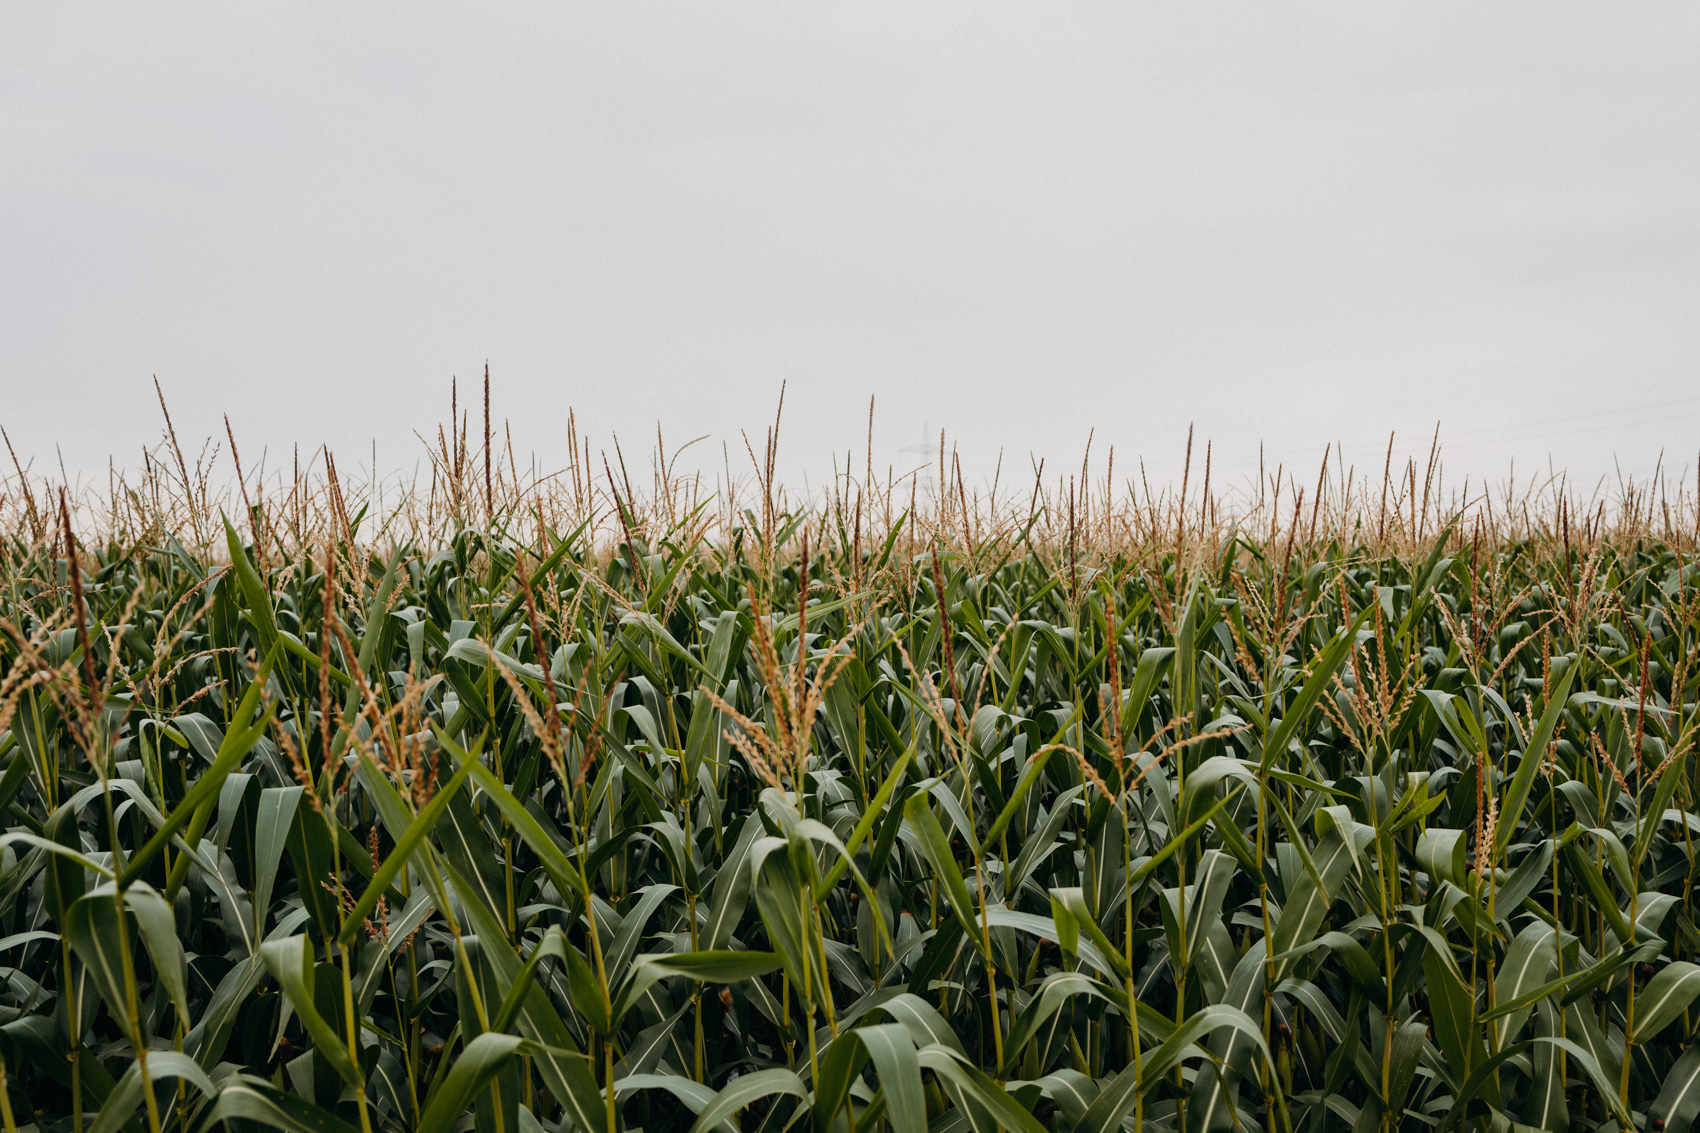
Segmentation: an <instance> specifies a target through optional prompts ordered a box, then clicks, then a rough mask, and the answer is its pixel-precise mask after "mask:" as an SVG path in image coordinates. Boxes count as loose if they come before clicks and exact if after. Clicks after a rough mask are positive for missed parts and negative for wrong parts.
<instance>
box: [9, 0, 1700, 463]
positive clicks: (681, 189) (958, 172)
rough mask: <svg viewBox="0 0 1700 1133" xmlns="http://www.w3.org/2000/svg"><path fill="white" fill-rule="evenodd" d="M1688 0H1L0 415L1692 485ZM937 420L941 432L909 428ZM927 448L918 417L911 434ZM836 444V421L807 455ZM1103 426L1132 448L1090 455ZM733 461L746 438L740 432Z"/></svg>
mask: <svg viewBox="0 0 1700 1133" xmlns="http://www.w3.org/2000/svg"><path fill="white" fill-rule="evenodd" d="M1697 358H1700V7H1697V6H1695V5H1692V4H1661V3H1645V4H1635V5H1612V6H1603V5H1595V6H1582V5H1554V4H1550V3H1540V4H1515V3H1494V4H1491V5H1483V4H1468V5H1445V4H1434V3H1425V4H1421V5H1416V4H1410V5H1401V6H1394V5H1365V4H1337V5H1306V6H1299V5H1294V4H1279V5H1264V4H1258V5H1252V4H1212V5H1196V4H1186V5H1181V4H1164V5H1158V4H1144V5H1127V4H1108V5H1090V4H1078V3H1071V4H1067V5H1057V4H1046V5H1040V4H1029V5H1020V6H1005V5H993V4H987V3H980V2H977V3H974V4H972V5H944V4H913V3H905V4H894V5H889V6H884V5H876V4H869V3H858V4H853V5H846V4H838V5H824V4H814V5H804V4H795V3H789V4H775V5H771V6H758V5H744V4H727V3H714V4H702V3H691V4H659V3H642V4H617V5H616V4H600V5H591V4H579V5H571V6H568V5H532V6H521V5H504V6H501V9H500V10H494V9H493V8H492V7H491V6H487V5H478V6H471V5H452V6H433V5H425V4H417V3H411V4H407V5H398V6H382V5H377V4H361V5H334V6H332V5H311V4H290V5H272V6H264V5H254V4H243V5H228V4H220V5H207V6H200V7H197V6H194V5H190V4H182V3H173V4H168V5H145V6H144V5H99V4H86V5H57V4H39V5H21V4H10V5H6V6H5V7H4V9H0V390H3V391H4V395H3V396H0V424H4V425H5V427H6V429H7V431H8V433H9V434H10V435H11V437H12V440H13V442H14V444H16V445H17V446H18V448H19V449H20V451H21V452H22V453H26V454H31V455H33V456H34V458H35V459H36V461H37V467H38V468H44V467H47V466H49V465H52V464H53V463H54V462H55V461H56V460H57V459H58V457H57V456H56V455H55V446H58V447H59V451H60V452H61V453H62V454H63V459H64V461H65V463H66V465H67V467H69V468H71V469H73V470H76V469H101V470H104V468H105V465H106V461H107V457H108V455H109V454H116V455H117V459H118V461H119V463H120V464H131V465H133V464H135V463H138V462H139V453H140V450H141V447H142V446H143V445H144V444H148V443H151V442H153V441H155V440H157V438H158V429H159V417H158V410H157V405H156V403H155V401H154V392H153V386H152V382H151V376H152V375H158V378H159V381H160V383H161V384H162V386H163V387H164V389H165V391H166V395H167V397H168V398H169V399H170V402H171V405H172V409H173V413H174V414H175V415H176V418H177V424H178V429H179V431H180V432H181V433H185V434H192V435H194V436H197V437H199V436H205V435H207V434H210V433H212V432H214V431H220V432H221V431H222V424H221V421H220V414H222V413H225V412H228V413H229V415H230V418H231V420H232V422H233V423H234V425H235V427H236V429H237V436H238V440H239V441H241V442H242V444H243V447H244V449H245V452H244V455H245V457H246V458H247V459H248V460H249V462H250V464H252V463H253V462H255V461H256V460H257V456H254V455H250V454H249V451H247V450H253V451H254V452H256V453H257V451H258V450H260V449H261V448H265V447H269V449H270V452H271V454H272V455H271V460H272V462H273V464H274V466H275V464H276V463H277V461H278V454H279V452H280V451H281V450H287V448H288V446H289V445H290V444H292V443H294V442H301V443H302V444H303V445H304V446H312V445H317V444H318V443H320V442H329V443H330V444H331V446H332V447H333V448H335V449H337V450H339V451H341V452H343V453H344V454H345V455H344V458H343V459H344V460H345V461H347V460H359V461H361V462H362V463H363V462H365V461H366V460H368V459H369V458H370V456H369V454H370V452H371V446H372V445H373V444H374V443H375V444H376V445H377V450H378V461H379V464H380V465H382V466H385V467H411V466H412V465H413V463H414V462H415V460H416V459H417V458H418V457H419V455H420V446H419V443H418V441H417V440H415V439H414V436H413V432H414V430H419V431H421V432H427V431H434V428H435V425H436V423H437V422H438V421H439V420H442V419H443V418H444V417H445V416H446V414H447V406H448V399H449V380H450V377H451V375H459V376H460V378H461V380H462V389H463V391H465V390H466V389H467V387H468V384H469V383H475V382H476V380H477V377H478V375H480V374H481V373H482V369H483V366H484V364H485V362H486V361H488V363H489V365H490V367H491V371H492V373H493V375H494V378H495V388H496V413H497V415H498V416H499V417H501V416H507V417H511V418H512V419H513V427H514V439H515V442H516V444H517V445H519V446H520V447H521V449H522V450H523V451H526V452H531V451H534V452H535V453H536V454H537V458H538V460H539V461H540V462H541V463H542V464H543V465H545V466H549V467H557V466H559V465H560V464H562V463H564V461H565V459H566V453H565V439H564V438H565V419H566V412H567V408H568V406H572V407H574V408H575V409H576V410H577V413H578V416H579V420H580V421H581V422H582V423H583V425H584V426H585V427H586V428H587V429H588V430H589V432H590V433H591V435H592V437H593V441H594V443H595V444H596V445H598V446H601V445H604V444H606V443H607V438H608V437H609V435H610V434H613V433H618V435H619V436H620V438H621V442H622V444H623V445H624V446H626V447H627V452H628V454H629V453H630V452H631V450H632V448H634V447H635V448H638V449H643V448H645V447H646V445H647V442H649V441H650V440H652V438H653V437H654V433H655V429H656V426H657V423H659V424H660V426H661V428H662V429H663V430H664V431H665V433H666V435H667V437H668V438H669V441H670V443H673V444H678V443H681V442H683V441H684V440H688V439H689V438H691V437H693V436H696V435H698V434H704V433H706V434H710V435H711V436H712V438H713V444H712V447H710V446H707V445H705V446H699V449H700V450H701V451H703V452H704V455H705V456H706V457H707V458H708V459H709V460H710V462H711V464H712V465H714V466H718V465H719V463H720V459H721V458H720V442H721V441H722V440H729V441H730V443H731V444H732V445H733V446H734V447H733V453H734V455H736V454H738V453H741V451H742V443H741V441H740V440H739V439H738V430H739V429H740V428H748V429H750V430H751V431H752V433H753V434H754V435H755V436H756V438H757V443H758V446H759V440H760V431H761V429H762V428H763V427H764V426H765V425H766V423H767V422H768V421H769V420H771V417H772V413H773V408H774V403H775V400H776V397H777V395H778V392H779V388H780V383H781V382H789V393H788V395H787V401H786V424H785V430H784V432H785V457H786V459H785V461H784V465H785V468H786V469H787V470H788V471H789V473H790V475H791V476H792V477H793V478H796V477H799V476H800V475H801V474H802V473H804V472H807V473H808V475H809V476H810V477H811V479H818V478H819V477H821V476H822V475H824V474H828V473H829V471H830V468H831V461H832V456H831V453H832V452H833V451H837V452H839V453H842V452H843V451H844V450H846V449H854V450H855V451H856V462H857V464H858V465H859V464H860V463H861V461H862V459H863V457H862V447H863V436H864V432H865V428H866V415H867V403H868V398H869V396H870V395H873V396H877V398H878V412H877V419H876V423H875V424H876V445H875V459H876V461H878V462H879V463H880V464H881V465H885V464H888V463H890V464H896V465H898V466H899V471H902V470H903V469H904V468H905V467H907V466H909V465H912V464H915V463H920V462H922V461H924V460H925V459H926V458H925V457H924V456H922V455H920V454H919V453H918V452H917V453H908V452H904V451H903V450H904V449H906V448H914V449H920V448H922V447H923V446H924V445H936V444H937V430H938V429H939V428H940V427H941V426H943V427H946V428H948V429H949V430H950V433H951V437H952V441H953V443H958V444H960V446H961V449H962V452H963V453H964V455H965V456H966V457H967V458H968V460H969V467H970V468H971V469H974V470H976V471H978V472H980V473H982V474H985V475H989V474H990V472H991V468H992V465H993V462H994V461H995V460H996V459H997V455H998V453H999V451H1000V450H1001V451H1002V452H1004V453H1005V462H1006V468H1008V467H1009V466H1011V465H1015V466H1018V467H1026V466H1027V462H1028V455H1029V454H1030V453H1035V454H1038V455H1041V456H1047V457H1049V458H1050V459H1051V461H1052V462H1053V464H1052V465H1051V467H1055V466H1057V465H1066V464H1069V463H1071V462H1072V463H1073V465H1074V466H1075V467H1078V463H1079V460H1080V454H1081V450H1082V447H1083V446H1084V444H1085V441H1086V438H1087V433H1088V431H1089V430H1091V429H1096V430H1097V433H1096V439H1095V440H1094V442H1093V446H1094V452H1096V453H1102V452H1104V451H1105V450H1106V449H1107V448H1108V446H1109V445H1112V444H1113V445H1115V446H1116V450H1117V463H1118V467H1131V461H1132V460H1133V458H1134V457H1135V456H1138V455H1143V456H1145V457H1146V459H1147V461H1148V464H1149V466H1150V467H1151V469H1152V471H1153V474H1154V475H1161V476H1167V475H1169V474H1171V473H1174V474H1178V468H1179V461H1180V456H1181V450H1182V447H1183V445H1184V441H1185V434H1186V429H1187V425H1188V423H1189V422H1196V423H1197V426H1198V431H1199V432H1198V435H1199V438H1200V442H1201V443H1202V441H1203V440H1204V439H1206V438H1209V439H1211V440H1213V441H1214V444H1215V459H1216V461H1217V462H1218V465H1217V466H1218V468H1219V469H1229V470H1234V471H1238V472H1240V473H1244V472H1245V471H1246V470H1247V469H1254V468H1255V467H1256V462H1257V454H1258V445H1259V442H1260V441H1261V442H1263V443H1264V444H1265V446H1266V449H1267V452H1268V454H1269V458H1268V459H1269V463H1270V464H1271V465H1273V464H1274V463H1275V462H1276V461H1277V460H1286V461H1288V462H1289V463H1298V464H1300V465H1302V466H1303V467H1304V468H1305V469H1306V470H1307V471H1306V473H1305V475H1306V477H1313V476H1314V469H1315V466H1316V462H1317V460H1318V459H1319V458H1320V455H1321V451H1322V447H1323V445H1324V444H1325V443H1327V442H1330V441H1338V442H1344V444H1345V446H1346V451H1347V454H1348V457H1350V458H1354V459H1357V460H1358V462H1359V465H1360V467H1362V466H1364V465H1369V464H1374V465H1379V464H1380V461H1381V454H1382V451H1383V449H1384V447H1385V445H1386V443H1387V434H1388V431H1389V430H1397V431H1398V435H1399V440H1398V444H1397V447H1398V449H1399V451H1400V452H1404V451H1408V450H1410V449H1418V450H1422V451H1424V452H1426V450H1427V448H1428V440H1429V436H1430V433H1431V432H1432V430H1433V429H1434V427H1435V425H1436V423H1437V422H1438V423H1439V424H1440V426H1441V439H1442V446H1443V451H1444V452H1445V453H1446V455H1447V461H1448V479H1449V480H1451V479H1452V478H1453V477H1455V476H1458V477H1461V476H1462V475H1463V473H1465V472H1472V473H1474V474H1476V475H1478V476H1479V475H1482V474H1498V475H1503V474H1504V471H1505V469H1506V468H1507V466H1508V465H1509V463H1510V461H1511V460H1512V459H1515V460H1516V462H1517V466H1518V468H1519V469H1520V470H1527V469H1532V468H1534V467H1535V466H1545V464H1546V463H1547V461H1548V460H1549V458H1550V459H1551V460H1552V461H1553V462H1554V463H1555V464H1557V465H1559V466H1564V467H1568V468H1570V469H1571V470H1573V471H1574V472H1575V473H1577V474H1579V475H1583V476H1592V475H1597V474H1599V473H1600V472H1602V471H1607V470H1610V469H1612V468H1613V463H1614V460H1617V461H1621V462H1622V465H1623V467H1624V468H1625V469H1634V470H1639V471H1643V472H1644V471H1646V470H1648V469H1650V468H1651V467H1652V465H1653V462H1654V460H1655V459H1656V458H1657V456H1658V453H1659V452H1660V450H1661V449H1662V450H1664V451H1665V452H1666V460H1667V465H1668V464H1669V463H1672V462H1674V463H1675V464H1677V465H1678V466H1679V467H1681V468H1685V469H1686V470H1687V472H1686V475H1687V476H1688V477H1690V478H1692V476H1693V474H1694V473H1693V469H1694V460H1695V453H1696V450H1697V449H1700V380H1697V377H1700V366H1697ZM927 431H930V436H929V433H928V432H927ZM924 438H928V439H926V440H925V441H924ZM840 460H841V461H842V456H840ZM1124 461H1126V462H1129V463H1128V464H1124V463H1123V462H1124ZM744 463H745V464H746V465H747V458H746V459H745V461H744Z"/></svg>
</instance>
